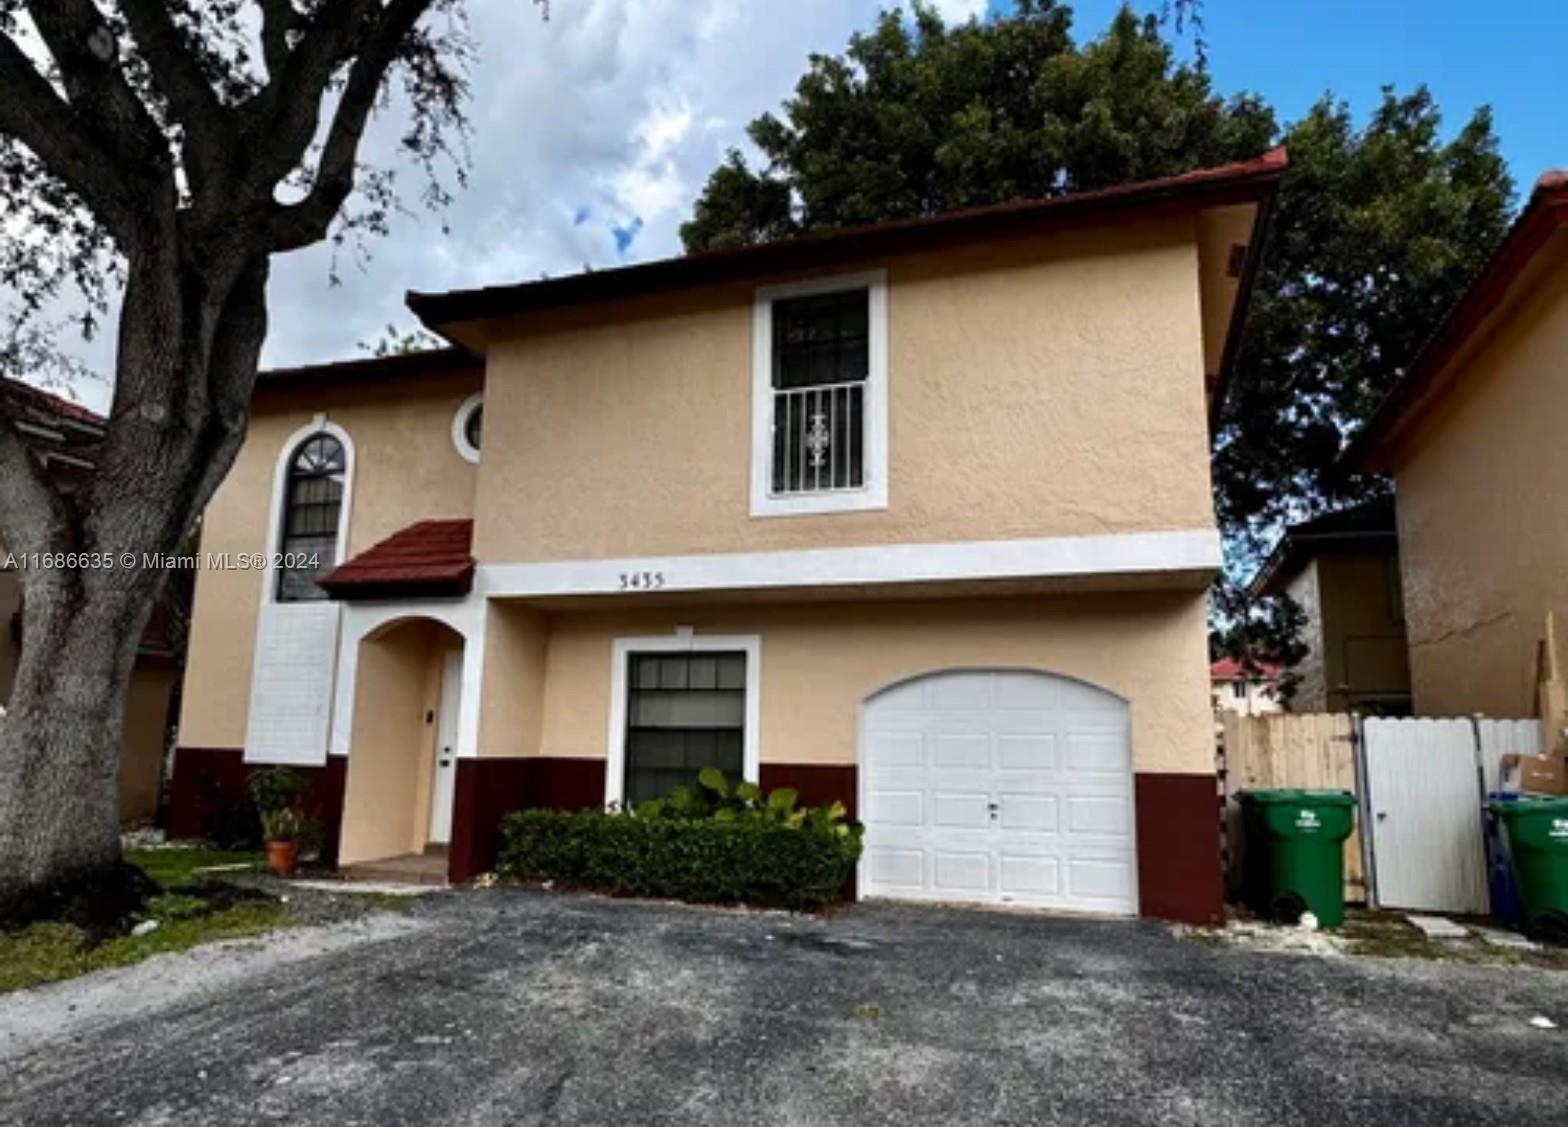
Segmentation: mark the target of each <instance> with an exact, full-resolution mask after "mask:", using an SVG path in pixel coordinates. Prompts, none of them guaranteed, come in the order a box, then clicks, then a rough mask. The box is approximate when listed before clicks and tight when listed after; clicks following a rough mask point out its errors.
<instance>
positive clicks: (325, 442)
mask: <svg viewBox="0 0 1568 1127" xmlns="http://www.w3.org/2000/svg"><path fill="white" fill-rule="evenodd" d="M346 469H347V459H346V458H345V457H344V453H343V444H342V443H341V442H339V441H338V440H337V439H336V438H334V437H332V435H330V434H324V433H317V434H313V435H311V436H310V437H309V438H307V439H305V441H303V442H301V443H300V444H299V445H298V446H297V447H295V449H294V456H293V458H291V459H290V460H289V477H288V483H287V485H286V487H285V488H284V491H283V521H282V525H281V528H282V534H281V535H280V536H279V537H278V546H277V551H278V552H279V553H281V554H282V556H283V558H282V560H280V561H279V564H278V602H280V603H298V602H306V601H309V600H312V599H324V598H326V592H325V591H323V590H322V589H321V588H320V587H317V586H316V580H317V579H319V578H320V577H321V576H323V575H325V574H326V573H327V572H329V571H331V570H332V568H333V567H334V566H335V565H336V563H337V549H338V517H339V515H340V514H341V513H342V511H343V481H344V476H345V473H346Z"/></svg>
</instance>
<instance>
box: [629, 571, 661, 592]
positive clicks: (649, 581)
mask: <svg viewBox="0 0 1568 1127" xmlns="http://www.w3.org/2000/svg"><path fill="white" fill-rule="evenodd" d="M663 586H664V572H662V571H623V572H621V590H622V591H657V590H658V589H659V588H660V587H663Z"/></svg>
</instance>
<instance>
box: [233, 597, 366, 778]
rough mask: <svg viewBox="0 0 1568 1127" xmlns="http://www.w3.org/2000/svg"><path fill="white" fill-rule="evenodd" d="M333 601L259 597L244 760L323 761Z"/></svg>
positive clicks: (337, 613)
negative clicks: (265, 599)
mask: <svg viewBox="0 0 1568 1127" xmlns="http://www.w3.org/2000/svg"><path fill="white" fill-rule="evenodd" d="M341 615H342V610H341V608H340V607H339V606H338V605H337V604H336V603H330V602H319V603H271V602H269V603H264V604H263V605H262V607H261V614H260V616H259V618H258V619H257V623H256V659H255V665H254V667H253V669H252V672H251V683H250V716H249V718H248V720H247V723H246V726H245V761H246V762H247V763H283V764H293V765H297V766H312V765H319V764H323V763H325V762H326V761H327V736H328V733H329V731H330V729H331V719H332V689H333V681H334V679H335V675H336V670H337V650H338V626H339V621H340V619H341Z"/></svg>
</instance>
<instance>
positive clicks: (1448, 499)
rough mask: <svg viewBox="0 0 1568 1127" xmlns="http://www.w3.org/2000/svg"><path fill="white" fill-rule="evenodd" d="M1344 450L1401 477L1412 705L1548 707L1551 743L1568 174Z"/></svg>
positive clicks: (1563, 483)
mask: <svg viewBox="0 0 1568 1127" xmlns="http://www.w3.org/2000/svg"><path fill="white" fill-rule="evenodd" d="M1347 456H1348V457H1349V458H1350V459H1351V460H1352V461H1353V462H1355V463H1356V464H1357V465H1358V466H1359V467H1360V468H1363V469H1374V470H1380V471H1383V472H1386V473H1389V474H1391V475H1392V476H1393V478H1394V487H1395V500H1396V509H1397V514H1398V523H1399V553H1400V567H1401V571H1402V575H1403V587H1404V610H1405V623H1406V629H1407V631H1408V633H1409V639H1410V682H1411V692H1412V694H1413V697H1414V705H1415V710H1416V712H1417V713H1418V714H1422V715H1468V714H1470V713H1475V712H1484V713H1487V714H1489V715H1492V716H1536V715H1539V716H1541V717H1542V719H1543V722H1544V723H1545V725H1546V732H1545V735H1546V740H1545V742H1544V745H1543V746H1547V747H1550V746H1552V745H1553V744H1554V743H1555V742H1557V740H1558V739H1559V737H1560V732H1561V727H1562V725H1563V724H1568V703H1565V697H1564V692H1565V686H1564V679H1565V678H1568V649H1564V648H1563V647H1562V645H1561V644H1560V643H1559V642H1556V641H1553V644H1552V645H1551V646H1549V645H1548V639H1560V638H1562V637H1563V636H1564V634H1565V633H1568V173H1561V172H1558V173H1550V174H1548V175H1546V176H1543V177H1542V178H1541V180H1540V182H1539V183H1538V184H1537V185H1536V188H1535V190H1534V192H1533V194H1532V195H1531V198H1530V201H1529V203H1528V204H1527V206H1526V207H1525V209H1524V211H1523V212H1522V213H1521V214H1520V216H1519V218H1518V220H1517V221H1516V222H1515V224H1514V226H1513V228H1512V230H1511V231H1510V232H1509V234H1508V237H1507V238H1506V239H1505V240H1504V242H1503V244H1502V246H1501V247H1500V248H1499V249H1498V251H1497V253H1496V254H1495V255H1494V257H1493V258H1492V260H1491V262H1490V263H1489V264H1488V265H1487V267H1486V268H1485V269H1484V270H1483V271H1482V272H1481V274H1480V276H1479V277H1478V278H1477V279H1476V280H1475V282H1474V283H1473V284H1472V286H1471V288H1470V290H1469V292H1468V293H1467V294H1466V295H1465V297H1464V298H1463V300H1462V301H1461V302H1460V303H1459V305H1458V306H1457V307H1456V308H1455V309H1454V310H1453V311H1452V313H1451V315H1450V316H1449V317H1448V319H1447V320H1446V322H1445V323H1444V324H1443V325H1442V326H1441V327H1440V328H1439V330H1438V331H1437V332H1436V333H1435V334H1434V336H1433V338H1432V340H1431V341H1430V342H1429V343H1428V345H1427V346H1426V348H1425V349H1424V351H1423V352H1422V354H1421V355H1420V356H1419V357H1418V358H1416V359H1415V361H1414V362H1413V363H1412V364H1411V366H1410V368H1409V370H1408V371H1407V372H1406V374H1405V376H1404V378H1403V379H1402V380H1401V382H1400V383H1399V384H1398V385H1397V386H1396V387H1395V388H1394V391H1393V392H1392V394H1391V395H1390V396H1389V397H1388V399H1387V400H1386V401H1385V402H1384V404H1383V405H1382V407H1381V408H1380V409H1379V410H1378V412H1377V414H1376V415H1375V416H1374V418H1373V419H1372V421H1371V422H1370V423H1369V424H1368V426H1367V428H1366V430H1365V431H1364V432H1363V433H1362V434H1361V435H1360V436H1359V438H1358V440H1357V443H1356V444H1355V446H1354V447H1353V448H1352V450H1351V451H1350V452H1349V454H1348V455H1347ZM1549 620H1551V621H1555V623H1556V626H1555V629H1549V627H1548V622H1549ZM1554 649H1555V650H1556V652H1553V650H1554ZM1552 699H1555V700H1556V704H1555V706H1554V705H1551V704H1550V703H1549V701H1550V700H1552Z"/></svg>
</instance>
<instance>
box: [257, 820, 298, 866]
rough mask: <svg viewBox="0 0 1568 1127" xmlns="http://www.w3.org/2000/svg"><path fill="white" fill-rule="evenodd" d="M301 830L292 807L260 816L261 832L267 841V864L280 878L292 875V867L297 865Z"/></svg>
mask: <svg viewBox="0 0 1568 1127" xmlns="http://www.w3.org/2000/svg"><path fill="white" fill-rule="evenodd" d="M301 828H302V826H301V819H300V816H299V814H298V812H296V811H295V810H294V808H293V807H292V806H285V807H284V808H283V809H281V810H271V811H265V812H263V813H262V815H261V832H262V834H263V836H264V837H265V838H266V839H267V864H268V866H269V867H270V868H271V869H272V871H273V872H275V873H277V874H278V875H279V876H280V877H287V876H293V875H294V866H295V865H297V864H298V863H299V837H300V830H301Z"/></svg>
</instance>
